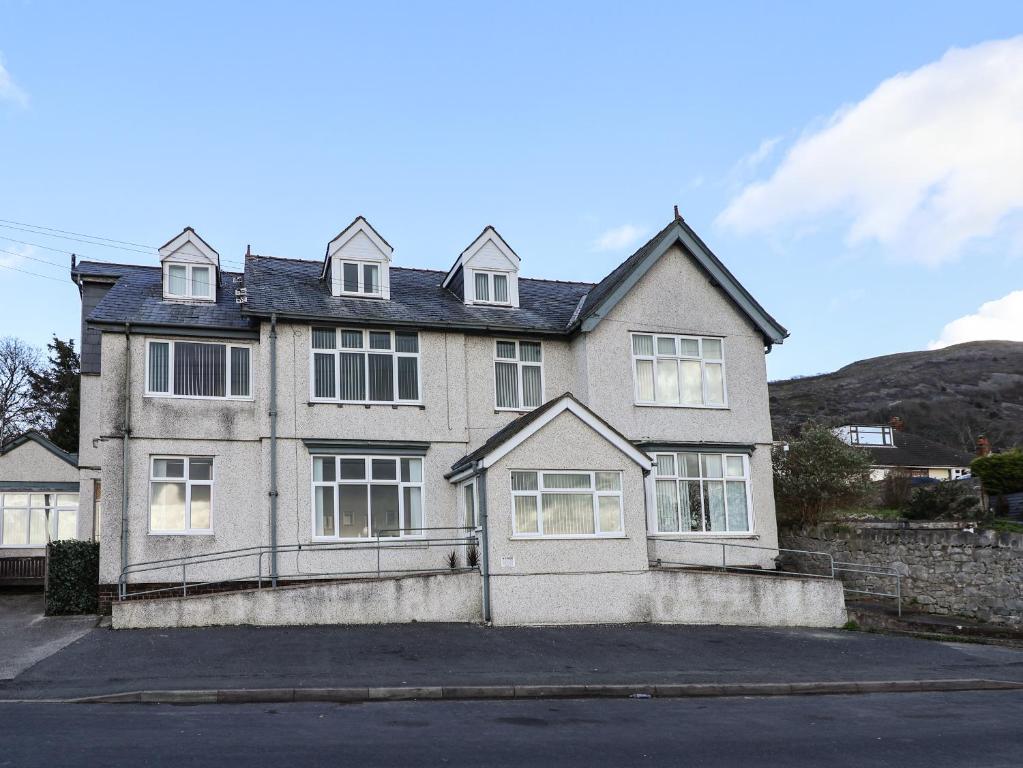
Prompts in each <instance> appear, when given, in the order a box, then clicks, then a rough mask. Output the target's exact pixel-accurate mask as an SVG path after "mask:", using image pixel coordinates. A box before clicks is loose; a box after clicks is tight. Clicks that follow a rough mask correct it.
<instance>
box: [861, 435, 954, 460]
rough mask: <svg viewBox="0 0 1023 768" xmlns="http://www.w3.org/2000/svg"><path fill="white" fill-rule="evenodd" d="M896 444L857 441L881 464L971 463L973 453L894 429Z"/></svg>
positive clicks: (862, 448)
mask: <svg viewBox="0 0 1023 768" xmlns="http://www.w3.org/2000/svg"><path fill="white" fill-rule="evenodd" d="M893 435H894V439H895V445H894V446H883V445H858V446H856V447H857V448H859V449H860V450H863V451H868V452H869V453H870V455H871V456H872V457H873V463H874V465H875V466H881V467H968V466H970V462H971V461H973V456H971V455H970V454H968V453H965V452H963V451H958V450H956V449H955V448H950V447H949V446H947V445H942V444H941V443H936V442H934V441H933V440H928V439H927V438H926V437H920V436H919V435H911V434H908V433H906V432H899V431H898V430H895V431H894V433H893Z"/></svg>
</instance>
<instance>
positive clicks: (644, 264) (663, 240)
mask: <svg viewBox="0 0 1023 768" xmlns="http://www.w3.org/2000/svg"><path fill="white" fill-rule="evenodd" d="M675 245H679V246H681V247H682V249H683V250H684V251H685V252H687V253H689V254H690V255H691V256H692V257H693V258H694V259H695V260H696V262H697V264H699V265H700V266H701V267H702V268H703V270H704V271H705V272H706V273H707V274H708V275H709V276H710V278H711V280H713V281H714V282H715V283H716V284H717V285H718V286H719V287H720V288H721V290H722V291H724V292H725V294H726V295H727V296H728V297H729V298H730V299H731V300H732V301H733V302H734V303H735V305H736V306H737V307H738V308H739V309H740V310H741V311H742V312H743V313H744V314H745V315H746V316H747V317H748V318H749V319H750V321H751V322H752V323H753V325H755V326H756V327H757V329H758V330H759V331H760V332H761V334H763V337H764V343H765V344H766V345H767V346H770V345H772V344H781V343H782V342H783V341H784V340H785V339H786V338H787V337H788V335H789V332H788V331H787V330H786V329H785V328H784V326H782V325H781V324H780V323H779V322H778V321H777V320H775V319H774V318H773V317H771V315H769V314H768V313H767V310H765V309H764V308H763V307H762V306H760V304H759V303H758V302H757V300H756V299H754V298H753V296H752V295H751V294H750V292H749V291H747V290H746V289H745V288H744V287H743V286H742V284H741V283H739V281H738V280H737V279H736V278H735V276H734V275H733V274H732V273H731V272H729V271H728V268H727V267H725V265H724V264H722V263H721V261H720V260H719V259H718V257H717V256H715V255H714V253H713V252H712V251H711V250H710V248H708V247H707V244H706V243H704V242H703V240H701V239H700V237H699V235H697V234H696V232H694V231H693V230H692V228H690V226H689V225H688V224H686V223H685V221H683V220H682V218H681V217H679V218H676V219H675V220H673V221H672V222H671V223H669V224H668V226H666V227H665V228H664V229H662V230H661V231H660V232H658V233H657V234H656V235H654V236H653V237H652V238H651V239H650V240H649V241H648V242H647V243H646V244H644V245H643V246H642V247H641V248H640V249H639V250H638V251H636V252H635V253H634V254H632V255H631V256H630V257H629V258H627V259H626V260H625V261H623V262H622V263H621V264H619V265H618V266H617V267H616V268H615V269H614V270H612V272H611V273H610V274H609V275H608V276H607V277H605V278H604V279H603V280H601V281H600V282H599V283H597V285H596V286H595V287H594V288H593V290H592V291H590V292H589V294H587V296H586V299H585V300H584V301H583V304H582V307H581V308H580V310H579V312H578V313H577V315H576V317H575V319H574V320H573V323H572V328H571V329H570V330H576V329H581V330H583V331H589V330H592V329H593V328H595V327H596V326H597V324H598V323H600V321H601V320H602V319H603V318H604V317H606V316H607V314H608V313H609V312H610V311H611V310H612V309H614V307H615V305H617V304H618V302H619V301H621V300H622V298H623V297H624V296H625V295H626V294H627V293H628V292H629V291H630V290H631V289H632V287H633V286H634V285H635V284H636V283H637V282H639V280H640V278H642V277H643V275H645V274H646V273H647V271H648V270H649V269H650V268H651V267H652V266H653V265H654V264H655V263H656V262H657V260H658V259H660V258H661V256H663V255H664V254H665V253H666V252H667V251H668V250H669V249H670V248H671V247H672V246H675Z"/></svg>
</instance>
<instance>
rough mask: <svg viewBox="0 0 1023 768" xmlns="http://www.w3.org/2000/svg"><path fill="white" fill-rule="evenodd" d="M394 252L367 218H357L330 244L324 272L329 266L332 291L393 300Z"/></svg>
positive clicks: (346, 294) (335, 294) (337, 293)
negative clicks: (392, 263)
mask: <svg viewBox="0 0 1023 768" xmlns="http://www.w3.org/2000/svg"><path fill="white" fill-rule="evenodd" d="M393 254H394V249H393V248H392V247H391V245H390V243H388V242H387V241H386V240H384V238H383V237H381V236H380V233H379V232H377V231H376V230H375V229H373V226H372V225H371V224H370V223H369V222H368V221H367V220H366V219H365V218H364V217H362V216H358V217H356V219H355V221H353V222H352V223H351V224H349V225H348V226H347V227H345V229H343V230H342V231H341V233H340V234H339V235H338V236H337V237H335V238H334V239H333V240H331V241H330V242H329V243H327V256H326V259H325V261H324V275H325V276H326V274H327V270H328V266H329V274H330V294H331V295H332V296H358V297H359V298H364V299H366V298H380V299H384V300H385V301H386V300H388V299H390V298H391V279H390V266H391V257H392V256H393Z"/></svg>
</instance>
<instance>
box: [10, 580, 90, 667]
mask: <svg viewBox="0 0 1023 768" xmlns="http://www.w3.org/2000/svg"><path fill="white" fill-rule="evenodd" d="M96 620H97V617H96V616H43V594H42V592H39V591H31V592H9V593H3V594H2V595H0V681H6V680H11V679H13V678H15V677H16V676H17V675H19V674H20V673H22V672H24V671H25V670H26V669H28V668H29V667H31V666H32V665H33V664H35V663H37V662H39V661H40V660H42V659H45V658H47V657H48V656H51V655H52V654H54V653H57V652H58V651H60V650H61V649H62V648H65V647H66V646H68V645H70V644H71V643H73V642H74V641H75V640H78V639H79V638H82V637H84V636H85V635H87V634H88V633H89V632H90V631H91V630H92V629H93V628H94V627H95V626H96Z"/></svg>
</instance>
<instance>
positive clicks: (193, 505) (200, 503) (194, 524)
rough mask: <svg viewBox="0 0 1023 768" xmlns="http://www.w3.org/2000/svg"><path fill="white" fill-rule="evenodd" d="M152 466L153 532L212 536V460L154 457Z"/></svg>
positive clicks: (151, 530)
mask: <svg viewBox="0 0 1023 768" xmlns="http://www.w3.org/2000/svg"><path fill="white" fill-rule="evenodd" d="M150 466H151V469H150V475H149V531H150V533H161V534H210V533H213V458H212V457H210V456H154V457H153V458H152V461H151V465H150Z"/></svg>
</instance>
